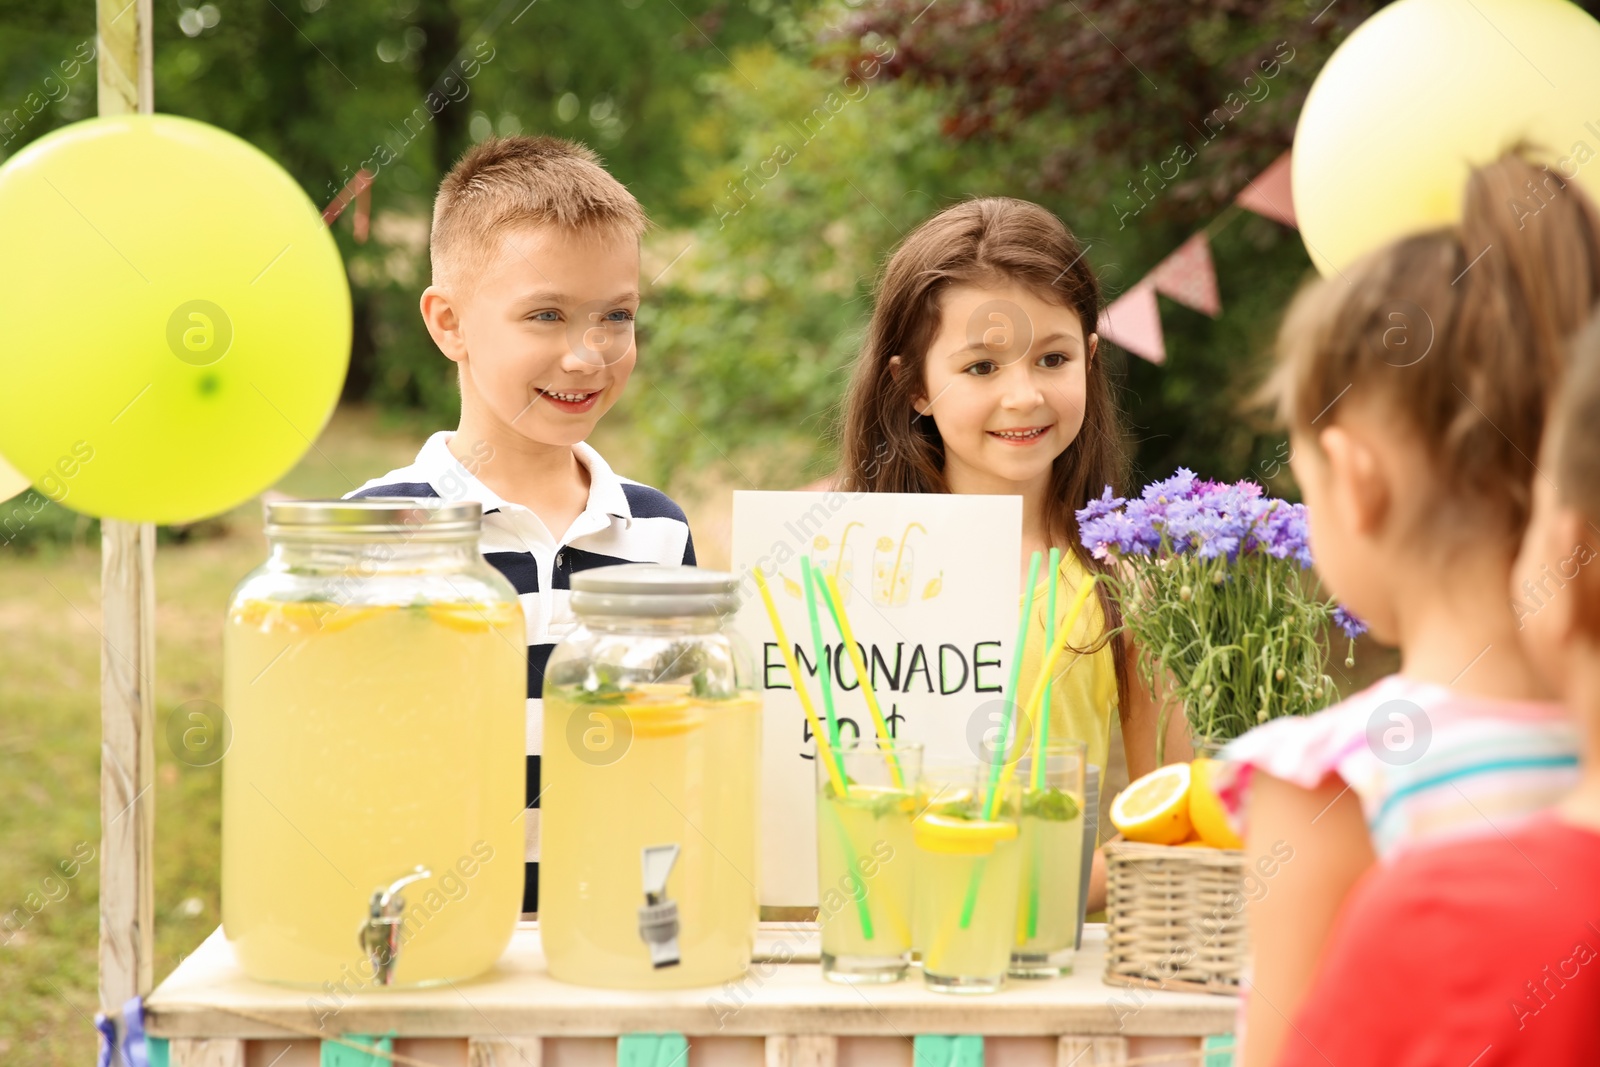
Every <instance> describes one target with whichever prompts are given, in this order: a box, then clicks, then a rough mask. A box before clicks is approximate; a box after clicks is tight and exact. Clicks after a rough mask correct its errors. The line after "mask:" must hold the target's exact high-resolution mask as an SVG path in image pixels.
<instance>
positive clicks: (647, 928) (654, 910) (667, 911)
mask: <svg viewBox="0 0 1600 1067" xmlns="http://www.w3.org/2000/svg"><path fill="white" fill-rule="evenodd" d="M677 861H678V846H677V845H654V846H652V847H650V848H647V849H645V850H644V851H643V853H642V854H641V856H640V865H641V867H642V868H643V873H644V907H642V908H640V909H639V938H640V940H642V941H643V942H644V943H645V945H646V947H648V948H649V950H650V965H651V966H652V967H654V968H656V969H660V968H662V967H676V966H677V965H678V962H679V956H678V902H677V901H675V900H668V899H667V876H668V875H669V874H671V873H672V865H673V864H674V863H676V862H677Z"/></svg>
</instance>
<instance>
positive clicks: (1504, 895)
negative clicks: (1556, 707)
mask: <svg viewBox="0 0 1600 1067" xmlns="http://www.w3.org/2000/svg"><path fill="white" fill-rule="evenodd" d="M1539 469H1540V471H1541V472H1542V477H1540V478H1538V479H1536V480H1535V483H1534V508H1533V516H1532V519H1531V521H1530V523H1529V525H1528V529H1527V532H1526V534H1525V536H1524V539H1523V543H1522V551H1521V554H1520V555H1519V556H1518V559H1517V565H1516V569H1515V571H1514V573H1513V577H1512V589H1511V596H1512V606H1513V609H1514V610H1515V611H1516V613H1517V617H1518V622H1519V633H1518V637H1519V640H1520V643H1521V645H1522V647H1523V651H1524V653H1525V654H1526V656H1527V657H1528V659H1529V661H1530V662H1531V663H1532V664H1533V666H1534V669H1535V670H1536V671H1537V672H1538V673H1539V674H1540V675H1542V676H1543V678H1544V680H1545V681H1546V682H1547V683H1548V684H1549V686H1550V687H1551V688H1552V689H1553V690H1554V691H1556V692H1558V693H1559V694H1560V695H1561V697H1562V699H1563V702H1564V703H1565V704H1566V705H1567V707H1568V708H1569V710H1571V712H1572V713H1573V715H1574V717H1575V718H1576V719H1577V720H1578V722H1579V724H1580V727H1581V729H1582V730H1583V732H1584V739H1585V740H1584V743H1583V777H1582V779H1581V782H1580V784H1579V785H1578V787H1577V788H1576V789H1575V790H1574V791H1573V792H1572V793H1571V794H1569V796H1568V797H1567V799H1566V800H1564V801H1563V802H1562V803H1561V804H1560V805H1559V806H1558V807H1556V808H1555V809H1554V810H1552V811H1551V812H1549V813H1546V814H1544V815H1541V816H1538V817H1536V818H1535V819H1534V820H1533V821H1531V822H1527V823H1524V824H1522V825H1521V826H1519V827H1517V828H1514V829H1512V830H1509V831H1508V832H1506V833H1504V834H1498V835H1493V836H1489V837H1480V838H1477V839H1475V840H1471V841H1463V842H1458V843H1451V844H1441V845H1437V846H1434V847H1429V848H1419V849H1416V850H1414V851H1411V852H1409V853H1407V854H1405V855H1404V856H1401V857H1400V858H1399V859H1397V860H1396V861H1394V862H1393V863H1389V864H1381V865H1378V866H1376V867H1373V868H1372V869H1370V870H1369V871H1368V872H1367V874H1366V875H1365V876H1364V877H1363V878H1362V880H1361V881H1360V882H1359V883H1357V886H1356V888H1355V889H1354V890H1353V891H1352V892H1351V894H1350V896H1349V897H1348V898H1347V900H1346V903H1345V906H1344V908H1343V909H1342V910H1341V912H1340V914H1339V918H1338V920H1337V922H1336V924H1335V926H1334V930H1333V935H1332V936H1331V937H1330V938H1329V939H1328V942H1327V948H1326V950H1325V952H1324V954H1323V957H1322V960H1321V963H1320V966H1319V969H1318V972H1317V976H1316V978H1315V980H1314V982H1313V984H1312V987H1311V990H1310V992H1309V994H1308V996H1307V997H1306V1000H1305V1001H1304V1003H1303V1005H1302V1007H1301V1009H1300V1011H1299V1012H1298V1013H1297V1015H1296V1017H1295V1019H1294V1022H1293V1025H1292V1026H1291V1028H1290V1032H1289V1034H1288V1036H1287V1038H1286V1039H1285V1041H1284V1044H1283V1050H1282V1054H1281V1056H1280V1058H1279V1059H1278V1061H1277V1063H1278V1067H1312V1065H1315V1067H1378V1065H1393V1067H1422V1065H1424V1064H1427V1065H1432V1064H1450V1065H1457V1067H1505V1065H1511V1064H1525V1065H1528V1067H1534V1065H1538V1067H1546V1065H1559V1064H1585V1065H1591V1064H1600V566H1592V565H1591V564H1593V563H1594V561H1595V559H1596V556H1597V555H1600V552H1597V548H1600V318H1597V319H1596V320H1595V322H1594V323H1593V324H1592V325H1591V326H1590V328H1589V330H1588V331H1587V332H1586V333H1585V334H1584V335H1583V337H1582V339H1581V340H1580V341H1579V343H1578V345H1577V346H1576V349H1575V352H1574V361H1573V364H1572V369H1571V371H1570V372H1569V376H1568V379H1567V382H1566V383H1565V387H1564V389H1563V391H1562V392H1561V393H1558V394H1557V400H1556V401H1555V404H1554V410H1553V412H1552V422H1551V424H1550V427H1549V430H1548V432H1547V433H1546V439H1545V444H1544V448H1543V450H1542V456H1541V460H1540V464H1539Z"/></svg>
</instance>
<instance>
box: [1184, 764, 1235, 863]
mask: <svg viewBox="0 0 1600 1067" xmlns="http://www.w3.org/2000/svg"><path fill="white" fill-rule="evenodd" d="M1190 766H1191V768H1192V770H1191V771H1190V776H1189V777H1190V781H1189V821H1190V822H1191V823H1193V824H1194V832H1195V833H1197V834H1199V835H1200V840H1202V841H1204V842H1205V843H1206V844H1208V845H1210V846H1211V847H1212V848H1244V842H1243V841H1241V840H1239V835H1238V834H1236V833H1234V832H1233V827H1232V826H1229V825H1228V816H1227V812H1226V810H1225V809H1224V808H1223V806H1222V798H1221V797H1219V796H1217V788H1216V784H1215V779H1216V774H1217V770H1218V768H1219V767H1220V766H1221V764H1219V763H1218V762H1217V761H1216V760H1213V759H1197V760H1195V761H1194V763H1192V764H1191V765H1190Z"/></svg>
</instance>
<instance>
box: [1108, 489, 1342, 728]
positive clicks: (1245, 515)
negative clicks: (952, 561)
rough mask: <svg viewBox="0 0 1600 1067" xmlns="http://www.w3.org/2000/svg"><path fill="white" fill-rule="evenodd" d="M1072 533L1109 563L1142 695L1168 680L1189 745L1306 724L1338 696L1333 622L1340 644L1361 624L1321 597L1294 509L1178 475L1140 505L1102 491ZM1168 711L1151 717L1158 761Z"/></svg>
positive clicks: (1302, 523)
mask: <svg viewBox="0 0 1600 1067" xmlns="http://www.w3.org/2000/svg"><path fill="white" fill-rule="evenodd" d="M1077 515H1078V530H1079V536H1080V537H1081V538H1082V539H1083V543H1084V545H1085V547H1087V548H1088V549H1089V550H1090V551H1091V552H1092V553H1093V554H1094V555H1095V557H1096V558H1098V559H1104V560H1108V561H1111V562H1112V563H1113V566H1112V574H1111V575H1109V576H1104V577H1103V578H1102V580H1104V581H1109V582H1110V583H1111V585H1112V588H1113V589H1114V590H1115V591H1116V594H1117V598H1118V601H1119V603H1120V605H1121V607H1122V612H1123V628H1124V629H1125V630H1127V632H1128V633H1129V634H1130V635H1131V636H1132V638H1133V640H1134V641H1135V642H1137V644H1138V646H1139V672H1140V674H1142V675H1143V676H1144V677H1145V680H1146V681H1147V682H1148V683H1150V684H1151V685H1152V686H1154V685H1155V684H1156V680H1157V677H1158V675H1159V674H1160V673H1162V672H1165V673H1166V674H1167V675H1169V676H1170V678H1171V679H1172V680H1173V681H1174V682H1175V683H1176V685H1175V691H1173V692H1171V693H1170V696H1169V702H1170V699H1177V700H1181V701H1182V703H1183V707H1184V709H1185V711H1186V713H1187V714H1188V717H1189V730H1190V734H1191V736H1192V737H1193V738H1194V740H1195V743H1196V745H1215V744H1221V743H1222V742H1225V741H1229V740H1231V739H1233V738H1234V737H1237V736H1238V735H1240V734H1242V733H1244V732H1245V731H1246V730H1248V729H1250V728H1251V727H1253V726H1255V725H1256V724H1257V723H1263V722H1266V721H1267V720H1268V719H1274V718H1278V717H1280V716H1283V715H1306V714H1309V713H1311V712H1313V711H1317V710H1319V709H1321V708H1323V707H1326V706H1327V705H1328V704H1329V703H1331V702H1333V701H1334V700H1335V699H1337V696H1338V694H1337V690H1336V689H1335V687H1334V684H1333V679H1332V678H1330V677H1329V676H1328V674H1327V673H1326V672H1325V671H1324V666H1325V664H1326V662H1327V657H1328V651H1329V649H1328V636H1329V631H1330V625H1329V624H1330V623H1332V624H1336V625H1337V626H1338V627H1339V628H1340V629H1341V630H1343V631H1344V633H1345V636H1346V637H1348V638H1349V639H1350V649H1349V651H1348V652H1347V654H1346V657H1345V664H1346V666H1349V665H1352V664H1353V663H1354V662H1355V660H1354V651H1355V638H1356V636H1357V635H1359V634H1361V633H1362V632H1363V631H1365V629H1366V627H1365V626H1364V625H1363V624H1362V623H1361V621H1360V620H1359V619H1357V618H1356V617H1355V616H1353V615H1351V614H1350V613H1349V612H1347V611H1345V610H1344V608H1342V607H1340V606H1339V605H1337V604H1335V603H1334V602H1333V601H1332V600H1329V599H1326V598H1324V597H1321V596H1319V595H1317V592H1318V591H1317V589H1316V583H1315V580H1314V579H1309V576H1308V575H1306V574H1305V571H1306V570H1308V569H1309V568H1310V566H1311V548H1310V544H1309V542H1308V539H1307V531H1306V514H1305V505H1304V504H1291V503H1289V502H1288V501H1286V500H1278V499H1275V498H1273V497H1268V496H1265V495H1264V494H1263V492H1262V489H1261V486H1259V485H1257V484H1256V483H1255V482H1249V481H1244V482H1236V483H1234V484H1232V485H1229V484H1226V483H1223V482H1211V481H1203V480H1201V479H1199V478H1196V477H1195V475H1194V472H1193V471H1189V470H1185V469H1182V468H1180V469H1179V470H1178V473H1176V474H1174V475H1173V476H1172V477H1170V478H1168V479H1166V480H1165V481H1161V482H1155V483H1153V484H1151V485H1148V486H1146V487H1145V489H1144V492H1143V493H1141V494H1140V495H1139V496H1138V497H1137V498H1132V499H1124V498H1122V497H1118V496H1113V495H1112V493H1111V487H1110V486H1107V487H1106V490H1105V493H1104V495H1102V496H1101V497H1100V498H1099V499H1098V500H1092V501H1090V502H1089V506H1088V507H1086V508H1084V509H1082V510H1081V511H1079V512H1078V513H1077ZM1168 711H1169V708H1168V707H1167V706H1164V707H1163V708H1162V709H1161V721H1160V727H1161V728H1160V730H1159V732H1158V733H1157V735H1156V736H1157V739H1158V740H1157V759H1160V758H1162V755H1163V754H1162V753H1161V752H1160V748H1161V747H1162V746H1161V743H1160V742H1161V739H1164V738H1165V736H1166V722H1167V715H1168Z"/></svg>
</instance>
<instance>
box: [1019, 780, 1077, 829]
mask: <svg viewBox="0 0 1600 1067" xmlns="http://www.w3.org/2000/svg"><path fill="white" fill-rule="evenodd" d="M1022 814H1024V815H1032V816H1033V817H1034V818H1037V819H1047V820H1049V821H1050V822H1068V821H1070V820H1072V819H1076V818H1077V817H1078V802H1077V800H1075V799H1074V798H1073V796H1072V794H1071V793H1064V792H1062V791H1061V790H1059V789H1054V788H1051V789H1030V790H1028V792H1026V793H1025V794H1023V797H1022Z"/></svg>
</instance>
